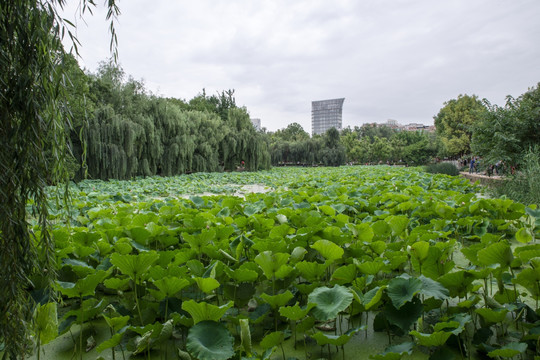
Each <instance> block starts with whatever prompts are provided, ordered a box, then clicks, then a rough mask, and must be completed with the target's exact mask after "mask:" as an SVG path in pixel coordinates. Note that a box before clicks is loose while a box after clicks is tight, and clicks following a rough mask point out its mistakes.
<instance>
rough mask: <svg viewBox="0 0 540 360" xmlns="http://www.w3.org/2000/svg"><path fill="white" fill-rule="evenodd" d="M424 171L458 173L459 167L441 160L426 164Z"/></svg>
mask: <svg viewBox="0 0 540 360" xmlns="http://www.w3.org/2000/svg"><path fill="white" fill-rule="evenodd" d="M426 172H428V173H431V174H446V175H451V176H457V175H459V169H458V168H457V167H456V165H455V164H453V163H448V162H442V163H432V164H428V165H426Z"/></svg>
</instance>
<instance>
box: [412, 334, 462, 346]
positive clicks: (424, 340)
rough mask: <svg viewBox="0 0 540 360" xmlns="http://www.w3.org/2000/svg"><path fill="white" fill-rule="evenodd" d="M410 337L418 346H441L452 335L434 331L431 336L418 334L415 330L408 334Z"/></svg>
mask: <svg viewBox="0 0 540 360" xmlns="http://www.w3.org/2000/svg"><path fill="white" fill-rule="evenodd" d="M409 334H410V335H412V336H414V337H415V338H416V341H417V342H418V344H420V345H422V346H427V347H429V346H441V345H444V344H445V343H446V340H448V338H449V337H450V335H452V333H451V332H446V331H436V332H434V333H431V334H424V333H420V332H418V331H416V330H413V331H411V332H409Z"/></svg>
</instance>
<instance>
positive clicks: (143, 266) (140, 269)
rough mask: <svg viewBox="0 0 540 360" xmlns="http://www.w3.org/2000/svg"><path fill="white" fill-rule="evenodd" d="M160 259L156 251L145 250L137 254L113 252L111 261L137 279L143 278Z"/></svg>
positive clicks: (124, 272) (126, 273) (123, 271)
mask: <svg viewBox="0 0 540 360" xmlns="http://www.w3.org/2000/svg"><path fill="white" fill-rule="evenodd" d="M158 259H159V254H158V253H156V252H154V251H150V252H143V253H140V254H137V255H121V254H119V253H114V254H111V263H112V264H113V265H114V266H116V267H117V268H118V269H120V271H121V272H122V273H123V274H125V275H127V276H129V277H130V278H131V279H132V280H137V281H140V280H141V278H142V277H143V275H145V273H146V272H147V271H148V270H149V269H150V266H152V265H153V264H154V263H155V262H156V261H157V260H158Z"/></svg>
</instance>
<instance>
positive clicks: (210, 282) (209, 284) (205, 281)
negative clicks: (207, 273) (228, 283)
mask: <svg viewBox="0 0 540 360" xmlns="http://www.w3.org/2000/svg"><path fill="white" fill-rule="evenodd" d="M193 280H195V282H196V283H197V286H198V287H199V289H201V291H202V292H204V293H206V294H210V293H211V292H212V291H214V290H215V289H217V288H218V287H219V286H220V284H219V281H217V280H216V279H214V278H210V277H207V278H202V277H195V278H193Z"/></svg>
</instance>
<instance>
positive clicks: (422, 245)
mask: <svg viewBox="0 0 540 360" xmlns="http://www.w3.org/2000/svg"><path fill="white" fill-rule="evenodd" d="M428 253H429V243H428V242H427V241H417V242H415V243H414V244H412V245H411V250H410V254H411V255H412V256H414V257H415V258H416V259H418V261H420V262H423V261H424V260H425V259H426V258H427V257H428Z"/></svg>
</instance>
